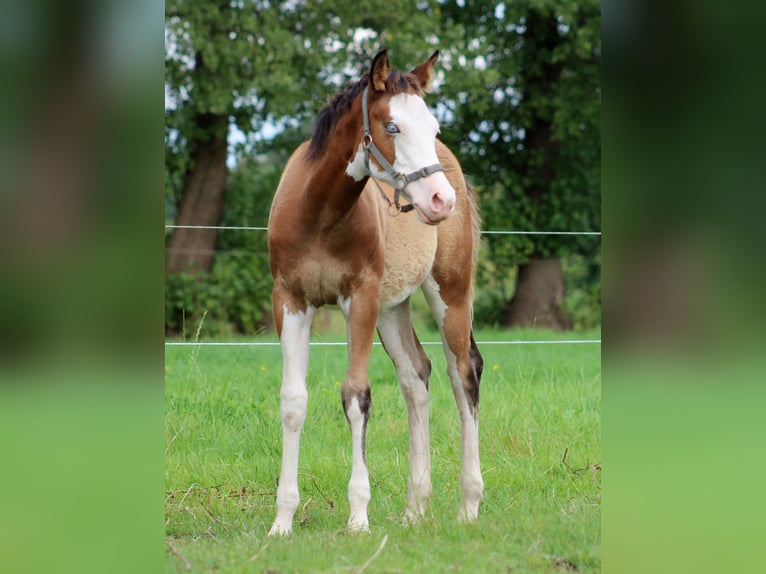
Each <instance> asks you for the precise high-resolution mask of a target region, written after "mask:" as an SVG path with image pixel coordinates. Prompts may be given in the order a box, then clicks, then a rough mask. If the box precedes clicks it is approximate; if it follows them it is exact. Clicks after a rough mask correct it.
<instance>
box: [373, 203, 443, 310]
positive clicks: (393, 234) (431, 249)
mask: <svg viewBox="0 0 766 574" xmlns="http://www.w3.org/2000/svg"><path fill="white" fill-rule="evenodd" d="M437 240H438V235H437V230H436V227H434V226H429V225H425V224H423V223H420V222H419V221H417V220H416V219H415V217H414V216H413V215H412V214H402V215H399V216H398V217H396V218H391V220H390V221H388V222H387V226H386V248H385V269H384V272H383V278H382V280H381V284H380V305H381V307H383V308H387V307H393V306H394V305H398V304H399V303H401V302H402V301H404V300H405V299H407V298H408V297H410V296H411V295H412V294H413V293H414V292H415V291H416V290H417V288H418V287H420V285H421V284H422V283H423V281H425V279H426V277H427V276H428V274H429V273H430V272H431V269H432V267H433V264H434V257H435V255H436V247H437Z"/></svg>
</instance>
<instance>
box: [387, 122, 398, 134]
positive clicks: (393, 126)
mask: <svg viewBox="0 0 766 574" xmlns="http://www.w3.org/2000/svg"><path fill="white" fill-rule="evenodd" d="M386 131H387V132H388V133H390V134H398V133H399V127H398V126H397V125H396V124H395V123H394V122H388V123H387V124H386Z"/></svg>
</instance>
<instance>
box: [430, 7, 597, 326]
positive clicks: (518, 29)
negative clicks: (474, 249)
mask: <svg viewBox="0 0 766 574" xmlns="http://www.w3.org/2000/svg"><path fill="white" fill-rule="evenodd" d="M445 13H446V14H447V16H448V18H450V19H452V20H453V21H455V22H457V21H460V22H463V23H464V24H465V36H464V38H463V41H462V42H459V43H458V44H457V45H456V48H455V49H454V50H453V54H455V58H454V60H455V66H456V67H458V68H460V72H461V73H460V74H455V73H452V74H451V75H450V82H449V83H447V84H446V85H445V90H446V91H447V92H448V95H449V99H450V100H451V102H452V109H451V110H450V111H451V112H452V116H453V124H452V129H449V130H445V139H447V140H448V142H449V143H452V144H453V145H456V146H459V147H460V148H461V150H462V153H461V154H460V157H461V160H462V162H463V164H464V166H465V167H466V169H467V171H468V172H469V173H471V174H472V175H473V177H474V179H475V180H476V183H477V185H478V186H479V187H480V188H481V191H482V193H481V194H480V197H481V201H482V207H483V208H484V210H483V213H484V214H485V226H486V227H490V228H491V227H503V228H507V227H508V226H509V225H510V227H511V228H513V229H517V230H562V231H563V230H582V229H586V230H590V229H598V228H599V227H600V207H599V205H600V200H599V193H600V189H599V187H600V185H599V177H600V131H599V115H600V89H599V62H600V36H599V34H600V5H599V3H598V2H596V1H594V0H587V1H585V2H574V1H572V0H569V1H565V2H553V1H550V0H527V1H526V2H519V3H514V4H506V3H504V2H481V1H479V2H472V3H465V4H464V3H463V2H454V3H448V4H447V5H446V6H445ZM488 207H489V209H487V208H488ZM487 243H488V248H489V251H490V252H491V259H492V261H494V262H497V261H506V262H508V264H509V265H506V266H500V265H495V266H493V267H492V272H493V273H495V274H496V277H495V279H496V280H499V279H500V278H499V277H498V276H497V275H500V274H502V273H503V272H504V269H505V268H507V267H508V266H512V265H514V264H515V265H518V273H517V275H516V289H515V292H514V295H513V297H512V298H511V299H510V301H507V302H506V304H505V305H504V313H503V317H502V318H501V320H502V321H503V322H504V323H505V324H508V325H537V326H547V327H552V328H558V329H560V328H566V327H567V326H569V321H568V319H567V317H565V316H563V315H562V313H561V312H560V303H561V301H562V299H563V295H564V278H563V273H562V268H561V260H560V256H561V255H562V254H564V253H567V252H569V251H572V250H574V249H578V250H580V251H587V252H590V253H591V254H594V255H595V253H594V251H595V249H596V248H597V244H595V243H594V242H593V241H592V240H589V239H579V240H573V239H572V238H569V237H567V238H564V239H562V238H560V237H556V236H542V237H528V236H527V237H522V238H519V239H515V240H512V241H509V239H508V238H507V237H503V238H489V240H488V242H487Z"/></svg>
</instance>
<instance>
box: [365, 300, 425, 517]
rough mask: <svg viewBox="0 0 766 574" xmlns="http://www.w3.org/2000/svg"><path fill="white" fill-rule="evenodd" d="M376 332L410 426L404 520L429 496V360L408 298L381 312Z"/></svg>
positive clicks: (420, 511) (418, 513)
mask: <svg viewBox="0 0 766 574" xmlns="http://www.w3.org/2000/svg"><path fill="white" fill-rule="evenodd" d="M378 334H379V336H380V339H381V341H382V343H383V347H384V348H385V350H386V352H387V353H388V356H389V357H390V358H391V360H392V362H393V363H394V367H395V368H396V376H397V378H398V380H399V388H400V389H401V391H402V395H403V396H404V399H405V401H406V403H407V416H408V422H409V429H410V444H409V447H410V450H409V457H410V472H409V477H408V479H407V508H406V509H405V513H404V517H405V520H407V521H408V522H410V523H412V522H415V521H417V519H418V518H420V517H421V516H423V515H424V514H425V512H426V508H427V507H428V501H429V499H430V498H431V459H430V446H429V431H428V400H429V397H428V378H429V376H430V374H431V362H430V361H429V360H428V357H427V356H426V354H425V351H424V350H423V347H422V346H421V344H420V341H418V338H417V335H415V331H414V330H413V328H412V322H411V320H410V312H409V301H405V302H404V303H401V304H400V305H398V306H397V307H394V308H393V309H390V310H386V311H383V312H381V314H380V316H379V317H378Z"/></svg>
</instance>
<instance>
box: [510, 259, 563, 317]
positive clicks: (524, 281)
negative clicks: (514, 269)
mask: <svg viewBox="0 0 766 574" xmlns="http://www.w3.org/2000/svg"><path fill="white" fill-rule="evenodd" d="M564 292H565V289H564V273H563V271H562V269H561V260H560V259H559V258H558V257H545V258H541V257H533V258H532V259H530V260H529V261H528V262H527V263H524V264H523V265H520V266H519V274H518V278H517V281H516V292H515V293H514V295H513V299H511V301H510V303H509V304H508V309H507V312H506V319H505V323H506V325H508V326H514V327H545V328H548V329H554V330H556V331H561V330H564V329H570V328H571V327H572V322H571V321H570V320H569V319H568V318H567V317H564V316H563V315H562V313H561V309H560V306H561V304H562V303H563V301H564Z"/></svg>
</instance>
